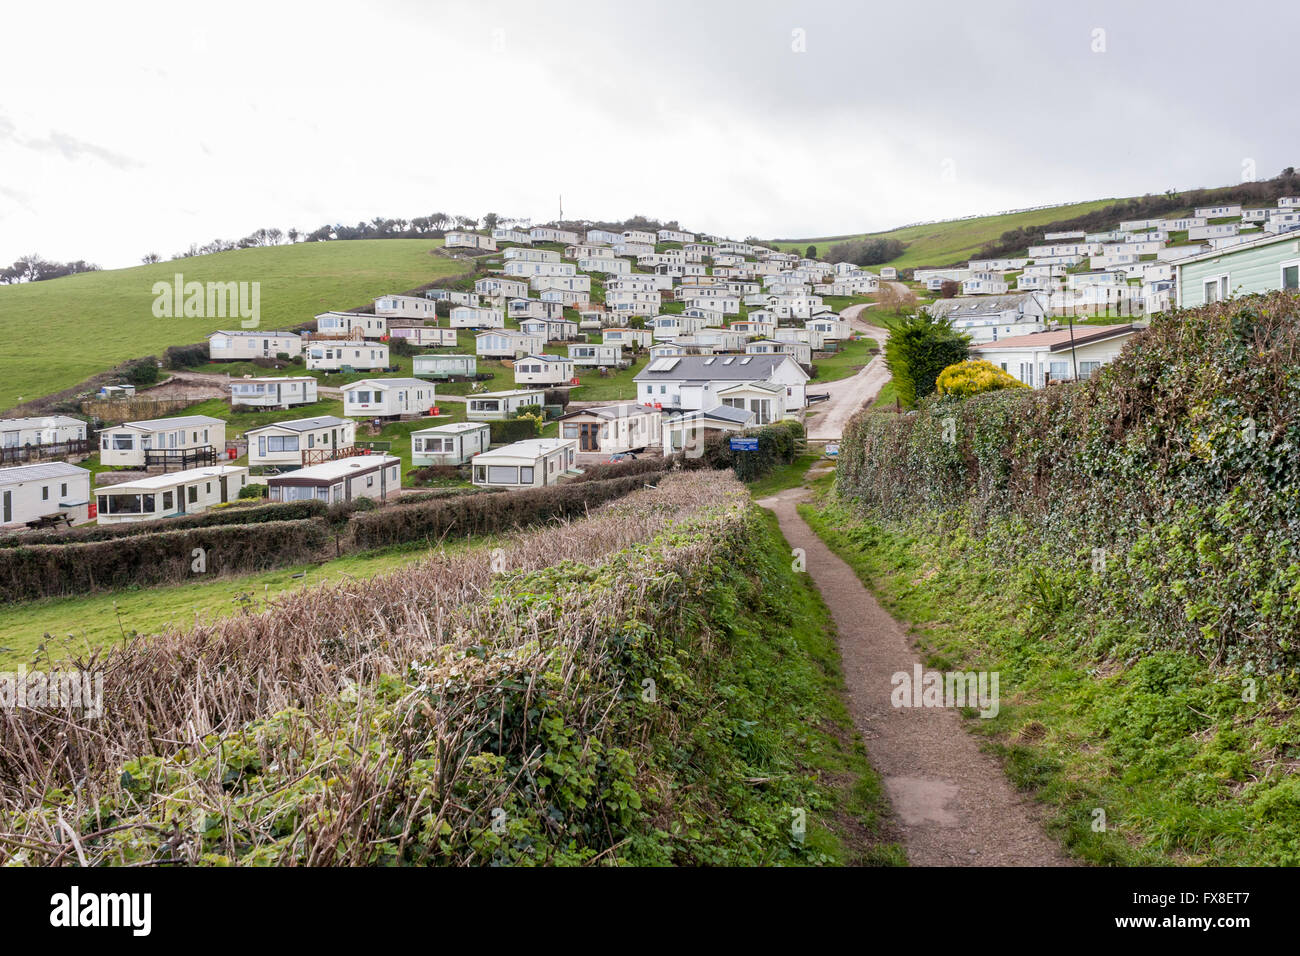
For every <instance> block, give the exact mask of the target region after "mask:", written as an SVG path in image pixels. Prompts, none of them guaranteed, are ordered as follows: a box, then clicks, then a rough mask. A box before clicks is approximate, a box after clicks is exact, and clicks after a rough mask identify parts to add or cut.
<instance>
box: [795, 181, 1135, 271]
mask: <svg viewBox="0 0 1300 956" xmlns="http://www.w3.org/2000/svg"><path fill="white" fill-rule="evenodd" d="M1117 201H1118V200H1115V199H1095V200H1092V201H1091V202H1082V203H1074V204H1072V205H1068V206H1052V207H1050V208H1048V209H1035V210H1032V211H1030V212H1014V213H1006V214H1003V215H999V216H978V217H976V218H974V219H956V220H951V221H948V222H934V223H929V224H927V225H923V226H906V227H904V228H902V229H890V230H887V231H885V232H868V233H862V234H861V235H857V236H834V237H825V236H823V237H821V238H817V239H798V240H795V241H792V242H790V241H783V242H778V243H775V246H776V248H778V249H780V250H782V251H785V252H798V253H800V254H801V255H802V254H803V252H804V250H805V249H807V248H808V247H809V246H816V247H817V254H818V255H819V256H825V255H826V254H827V253H828V252H830V249H831V246H833V245H835V244H836V243H839V242H846V241H848V240H850V239H899V240H902V241H903V242H904V243H906V244H907V248H906V250H904V252H903V254H902V255H901V256H899V257H898V258H897V259H894V260H893V261H891V262H887V263H884V265H891V266H894V267H895V268H898V269H910V268H915V267H917V266H950V265H953V264H954V263H958V262H965V261H966V260H967V259H969V258H970V257H971V256H973V255H975V254H976V253H977V252H979V249H980V247H981V246H982V245H984V243H986V242H989V241H991V240H993V239H997V238H998V237H999V236H1001V235H1002V233H1004V232H1006V231H1007V230H1008V229H1018V228H1020V227H1021V226H1040V225H1045V224H1047V223H1049V222H1055V221H1056V220H1058V219H1069V218H1070V217H1072V216H1080V215H1083V214H1084V213H1088V212H1092V211H1093V210H1095V209H1101V208H1103V207H1105V206H1109V205H1111V204H1112V203H1114V202H1117ZM876 269H877V267H876V266H872V267H871V270H872V271H873V272H874V271H876Z"/></svg>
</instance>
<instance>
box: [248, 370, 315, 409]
mask: <svg viewBox="0 0 1300 956" xmlns="http://www.w3.org/2000/svg"><path fill="white" fill-rule="evenodd" d="M317 400H318V399H317V395H316V379H314V378H312V377H311V376H310V375H295V376H284V377H279V378H277V377H275V376H268V377H266V378H253V377H252V376H248V377H246V378H241V379H236V380H235V381H233V382H231V383H230V404H231V407H232V408H233V407H234V406H236V405H245V406H248V407H249V408H289V407H290V406H292V405H310V404H312V403H313V402H315V401H317Z"/></svg>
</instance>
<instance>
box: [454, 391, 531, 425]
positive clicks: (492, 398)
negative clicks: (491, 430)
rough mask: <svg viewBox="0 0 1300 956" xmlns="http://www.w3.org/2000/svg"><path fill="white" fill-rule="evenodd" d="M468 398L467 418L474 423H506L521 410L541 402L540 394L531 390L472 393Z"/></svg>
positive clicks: (466, 405)
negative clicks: (505, 421)
mask: <svg viewBox="0 0 1300 956" xmlns="http://www.w3.org/2000/svg"><path fill="white" fill-rule="evenodd" d="M466 398H467V400H466V402H465V417H466V418H468V419H469V420H470V421H473V422H491V421H504V420H505V419H507V418H514V417H515V415H516V414H517V413H518V412H519V409H521V408H527V407H528V406H529V405H536V404H538V403H539V402H540V401H541V399H540V396H539V395H538V393H537V392H536V391H534V390H533V389H531V388H516V389H506V390H503V391H500V392H479V393H478V394H473V393H471V394H470V395H468V396H467V397H466Z"/></svg>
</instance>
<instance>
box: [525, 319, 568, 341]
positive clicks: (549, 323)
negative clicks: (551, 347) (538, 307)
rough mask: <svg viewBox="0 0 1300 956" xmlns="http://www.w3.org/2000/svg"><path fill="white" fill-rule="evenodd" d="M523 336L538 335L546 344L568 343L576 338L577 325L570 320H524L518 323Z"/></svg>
mask: <svg viewBox="0 0 1300 956" xmlns="http://www.w3.org/2000/svg"><path fill="white" fill-rule="evenodd" d="M519 331H520V332H523V333H524V334H525V335H540V336H542V337H543V338H545V339H546V341H548V342H569V341H572V340H573V339H576V338H577V337H578V323H577V322H574V321H573V320H572V319H526V320H524V321H523V322H520V323H519Z"/></svg>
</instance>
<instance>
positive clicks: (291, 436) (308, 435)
mask: <svg viewBox="0 0 1300 956" xmlns="http://www.w3.org/2000/svg"><path fill="white" fill-rule="evenodd" d="M244 437H245V438H247V439H248V464H249V466H250V467H253V468H266V467H276V468H299V467H301V466H302V465H310V464H314V463H316V462H317V461H325V460H328V459H331V458H335V457H337V456H338V454H339V452H341V451H346V450H348V449H350V448H352V447H353V446H354V445H355V444H356V437H357V423H356V422H354V421H352V420H350V419H347V418H338V417H337V416H334V415H320V416H318V417H316V418H298V419H295V420H294V421H290V422H273V423H272V424H270V425H263V426H262V427H261V428H250V429H249V430H248V431H247V432H245V433H244Z"/></svg>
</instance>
